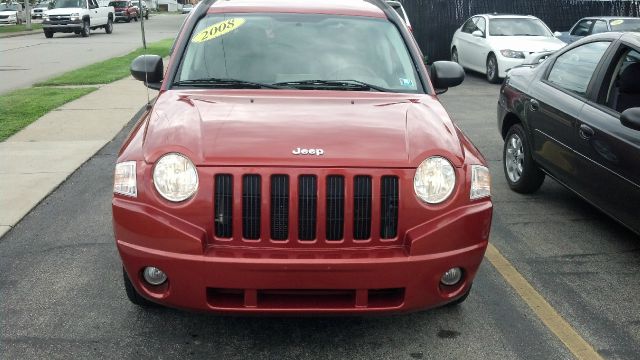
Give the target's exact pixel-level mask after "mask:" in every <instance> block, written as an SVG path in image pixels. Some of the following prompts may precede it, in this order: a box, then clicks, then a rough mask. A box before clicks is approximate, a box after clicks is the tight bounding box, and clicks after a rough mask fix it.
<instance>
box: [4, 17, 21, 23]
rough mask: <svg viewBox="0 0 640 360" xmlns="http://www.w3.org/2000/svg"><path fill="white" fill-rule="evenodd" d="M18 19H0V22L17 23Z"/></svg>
mask: <svg viewBox="0 0 640 360" xmlns="http://www.w3.org/2000/svg"><path fill="white" fill-rule="evenodd" d="M17 23H18V19H8V18H7V19H0V24H17Z"/></svg>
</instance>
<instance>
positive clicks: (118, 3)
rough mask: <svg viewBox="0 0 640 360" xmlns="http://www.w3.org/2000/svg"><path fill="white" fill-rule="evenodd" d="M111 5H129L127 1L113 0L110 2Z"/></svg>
mask: <svg viewBox="0 0 640 360" xmlns="http://www.w3.org/2000/svg"><path fill="white" fill-rule="evenodd" d="M109 6H113V7H127V2H126V1H112V2H110V3H109Z"/></svg>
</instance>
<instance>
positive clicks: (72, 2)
mask: <svg viewBox="0 0 640 360" xmlns="http://www.w3.org/2000/svg"><path fill="white" fill-rule="evenodd" d="M84 7H85V2H84V0H56V2H55V3H54V4H53V7H52V9H64V8H84Z"/></svg>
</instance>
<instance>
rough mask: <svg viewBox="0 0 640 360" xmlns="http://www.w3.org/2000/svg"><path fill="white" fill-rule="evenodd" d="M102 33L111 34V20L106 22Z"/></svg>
mask: <svg viewBox="0 0 640 360" xmlns="http://www.w3.org/2000/svg"><path fill="white" fill-rule="evenodd" d="M104 32H106V33H107V34H111V33H112V32H113V20H111V19H109V20H107V25H105V27H104Z"/></svg>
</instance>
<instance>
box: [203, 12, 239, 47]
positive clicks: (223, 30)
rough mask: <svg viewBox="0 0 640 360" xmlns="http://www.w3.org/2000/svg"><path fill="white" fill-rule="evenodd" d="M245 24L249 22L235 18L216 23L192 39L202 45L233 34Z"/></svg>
mask: <svg viewBox="0 0 640 360" xmlns="http://www.w3.org/2000/svg"><path fill="white" fill-rule="evenodd" d="M245 22H247V21H246V20H245V19H243V18H233V19H228V20H225V21H220V22H219V23H215V24H213V25H211V26H209V27H208V28H206V29H204V30H202V31H200V32H199V33H197V34H196V35H195V36H194V37H193V38H191V42H194V43H201V42H203V41H207V40H212V39H215V38H217V37H220V36H222V35H225V34H228V33H230V32H232V31H233V30H235V29H237V28H239V27H240V26H242V25H243V24H244V23H245Z"/></svg>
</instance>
